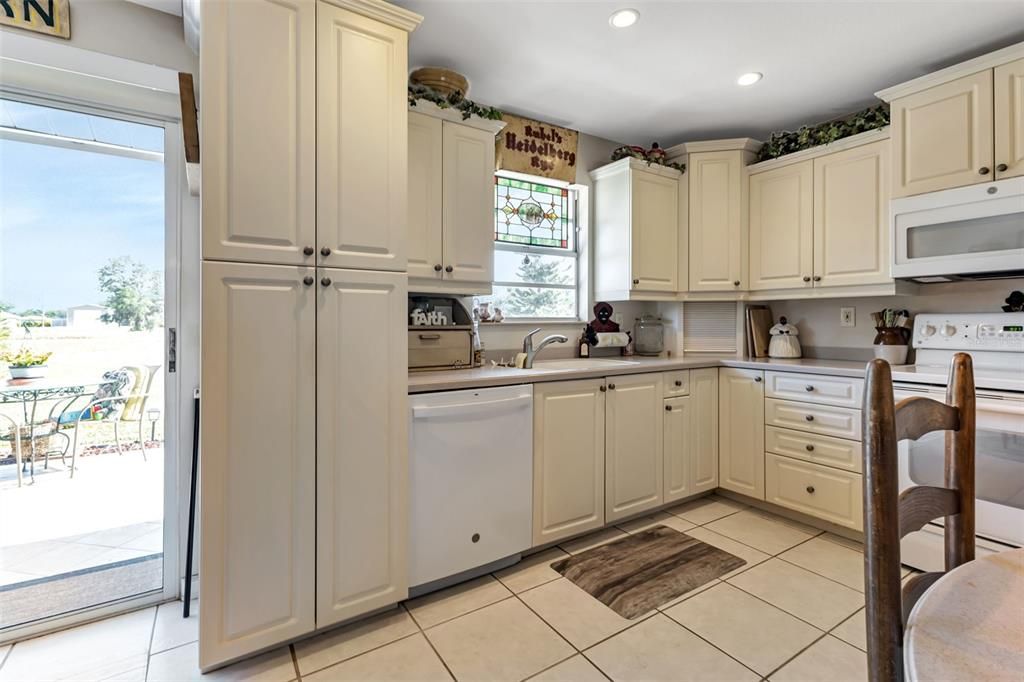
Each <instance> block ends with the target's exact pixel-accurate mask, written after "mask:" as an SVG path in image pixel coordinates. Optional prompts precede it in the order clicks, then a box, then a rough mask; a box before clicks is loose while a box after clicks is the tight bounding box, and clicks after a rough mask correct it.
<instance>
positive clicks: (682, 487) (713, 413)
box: [664, 367, 718, 503]
mask: <svg viewBox="0 0 1024 682" xmlns="http://www.w3.org/2000/svg"><path fill="white" fill-rule="evenodd" d="M688 386H689V395H687V396H679V397H671V398H670V397H666V398H665V401H664V402H665V416H664V420H665V421H664V450H665V459H664V461H665V465H664V468H665V472H664V479H665V491H664V502H666V503H667V502H673V501H675V500H680V499H683V498H685V497H690V496H692V495H696V494H698V493H702V492H705V491H708V490H713V489H715V488H716V487H718V369H717V368H714V367H712V368H708V369H694V370H689V380H688ZM666 396H668V390H667V389H666Z"/></svg>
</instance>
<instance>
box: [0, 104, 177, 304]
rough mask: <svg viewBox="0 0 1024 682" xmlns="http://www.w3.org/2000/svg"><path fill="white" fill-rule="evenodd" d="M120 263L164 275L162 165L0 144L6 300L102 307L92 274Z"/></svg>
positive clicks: (2, 297)
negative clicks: (124, 259) (125, 260)
mask: <svg viewBox="0 0 1024 682" xmlns="http://www.w3.org/2000/svg"><path fill="white" fill-rule="evenodd" d="M0 118H2V117H0ZM90 118H93V117H90ZM0 122H2V121H0ZM123 125H132V124H123ZM19 127H23V126H20V125H19ZM133 127H140V128H145V129H146V131H143V132H144V133H149V131H159V134H160V135H162V134H163V131H162V130H161V129H159V128H156V129H154V128H152V127H150V126H134V125H133ZM33 129H38V127H35V128H33ZM117 256H131V257H133V258H135V259H136V260H139V261H142V262H143V263H145V264H146V265H147V266H148V267H150V268H152V269H155V270H160V271H163V269H164V174H163V164H162V163H161V162H159V161H148V160H140V159H130V158H125V157H120V156H112V155H109V154H101V153H95V152H86V151H80V150H73V149H64V148H59V147H52V146H47V145H41V144H33V143H26V142H16V141H12V140H8V139H0V301H2V302H6V303H11V304H13V305H14V310H15V312H20V311H21V310H24V309H28V308H41V309H43V310H51V309H63V308H68V307H70V306H74V305H81V304H86V303H95V304H102V303H103V300H104V295H103V294H101V293H100V292H99V290H98V287H97V275H96V273H97V271H98V270H99V268H100V267H102V266H103V265H104V264H105V263H106V262H107V261H108V260H110V259H111V258H114V257H117Z"/></svg>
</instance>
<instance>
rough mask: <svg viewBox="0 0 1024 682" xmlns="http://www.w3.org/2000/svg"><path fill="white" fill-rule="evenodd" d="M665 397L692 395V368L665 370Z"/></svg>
mask: <svg viewBox="0 0 1024 682" xmlns="http://www.w3.org/2000/svg"><path fill="white" fill-rule="evenodd" d="M662 376H663V378H664V385H665V397H666V398H675V397H676V396H680V395H690V370H688V369H684V370H680V371H678V372H664V373H663V375H662Z"/></svg>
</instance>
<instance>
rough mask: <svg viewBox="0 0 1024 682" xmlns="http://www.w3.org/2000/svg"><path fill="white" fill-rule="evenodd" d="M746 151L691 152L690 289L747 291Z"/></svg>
mask: <svg viewBox="0 0 1024 682" xmlns="http://www.w3.org/2000/svg"><path fill="white" fill-rule="evenodd" d="M750 156H751V155H750V154H749V153H748V152H744V151H741V150H724V151H706V152H696V153H690V155H689V162H688V168H687V175H688V176H689V210H690V220H689V277H690V285H689V291H691V292H696V291H718V292H721V291H741V290H743V289H745V288H746V285H747V262H746V261H747V235H746V229H745V225H744V220H743V213H744V211H745V207H744V202H745V201H746V190H745V188H744V182H743V168H744V166H745V165H746V163H747V162H748V161H749V159H750Z"/></svg>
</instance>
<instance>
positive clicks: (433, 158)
mask: <svg viewBox="0 0 1024 682" xmlns="http://www.w3.org/2000/svg"><path fill="white" fill-rule="evenodd" d="M441 128H442V126H441V119H439V118H434V117H433V116H426V115H424V114H417V113H415V112H409V240H408V244H407V245H406V256H407V261H408V270H409V277H421V278H427V279H437V280H439V279H441V272H440V271H438V270H435V269H434V267H435V266H439V265H441V260H442V255H441V215H442V211H441Z"/></svg>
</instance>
